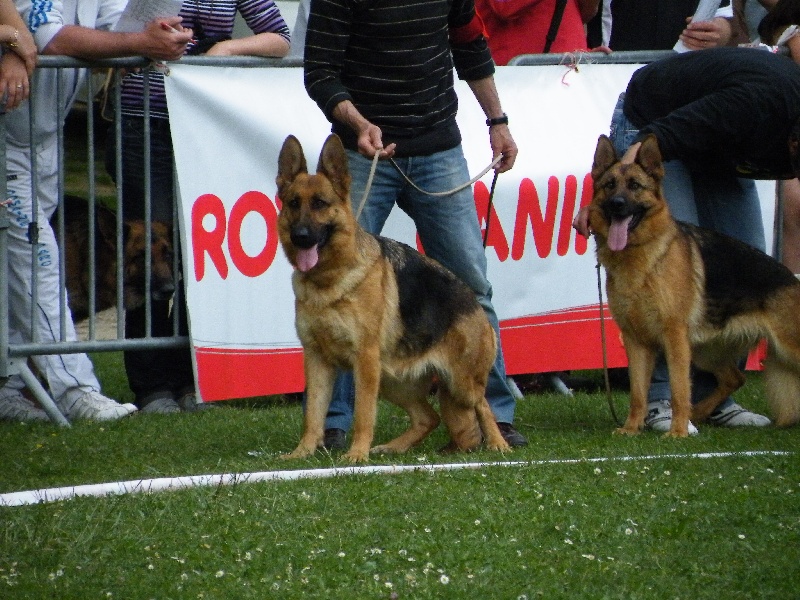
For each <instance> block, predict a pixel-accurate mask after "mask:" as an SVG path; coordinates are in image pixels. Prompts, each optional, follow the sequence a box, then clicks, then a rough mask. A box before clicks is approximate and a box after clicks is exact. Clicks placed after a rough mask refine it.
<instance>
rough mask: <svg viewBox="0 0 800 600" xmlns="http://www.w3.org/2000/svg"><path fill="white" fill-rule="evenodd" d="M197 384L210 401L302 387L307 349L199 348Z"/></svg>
mask: <svg viewBox="0 0 800 600" xmlns="http://www.w3.org/2000/svg"><path fill="white" fill-rule="evenodd" d="M195 358H196V361H197V385H198V388H199V389H200V397H201V398H202V399H203V400H204V401H206V402H210V401H214V400H231V399H234V398H252V397H254V396H271V395H273V394H288V393H292V392H299V391H302V390H303V388H304V387H305V380H304V379H303V351H302V349H300V348H284V349H280V350H273V351H270V350H264V349H258V350H241V349H228V348H197V347H196V348H195Z"/></svg>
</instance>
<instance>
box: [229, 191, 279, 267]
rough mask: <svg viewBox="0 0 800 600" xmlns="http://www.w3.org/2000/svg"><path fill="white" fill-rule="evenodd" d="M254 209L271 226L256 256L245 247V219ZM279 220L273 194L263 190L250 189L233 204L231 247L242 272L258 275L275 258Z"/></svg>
mask: <svg viewBox="0 0 800 600" xmlns="http://www.w3.org/2000/svg"><path fill="white" fill-rule="evenodd" d="M250 213H256V214H258V215H261V217H263V219H264V223H265V224H266V226H267V239H266V240H264V249H263V250H261V252H259V253H258V254H257V255H256V256H249V255H248V254H247V253H245V251H244V249H243V248H242V238H241V232H242V222H243V221H244V218H245V217H246V216H247V215H249V214H250ZM277 222H278V211H276V210H275V206H274V205H273V204H272V202H270V201H269V198H267V197H266V196H265V195H264V194H262V193H261V192H247V193H246V194H244V195H243V196H242V197H241V198H239V200H238V201H237V202H236V204H234V205H233V208H232V209H231V216H230V220H229V221H228V251H229V252H230V253H231V260H232V261H233V264H234V265H236V268H237V269H239V271H240V272H241V274H242V275H245V276H246V277H258V276H259V275H261V274H262V273H264V272H265V271H266V270H267V269H268V268H269V266H270V265H271V264H272V261H273V260H275V253H276V252H277V250H278V230H277Z"/></svg>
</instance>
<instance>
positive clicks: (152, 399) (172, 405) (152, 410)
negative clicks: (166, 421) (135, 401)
mask: <svg viewBox="0 0 800 600" xmlns="http://www.w3.org/2000/svg"><path fill="white" fill-rule="evenodd" d="M140 404H141V406H142V407H141V408H140V409H139V410H141V411H142V412H143V413H147V414H150V415H170V414H173V413H179V412H181V407H180V406H179V405H178V403H177V402H175V398H173V397H172V394H170V393H169V392H164V393H162V394H152V395H151V396H149V397H147V398H144V399H142V401H141V402H140Z"/></svg>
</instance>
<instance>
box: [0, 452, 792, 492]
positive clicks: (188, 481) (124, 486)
mask: <svg viewBox="0 0 800 600" xmlns="http://www.w3.org/2000/svg"><path fill="white" fill-rule="evenodd" d="M791 454H794V453H793V452H784V451H778V450H758V451H750V452H703V453H697V454H654V455H646V456H611V457H596V458H566V459H551V460H532V461H509V462H480V463H451V464H425V465H374V466H363V467H334V468H330V469H302V470H297V471H262V472H256V473H224V474H220V475H191V476H185V477H162V478H158V479H137V480H131V481H116V482H111V483H97V484H90V485H77V486H71V487H60V488H44V489H39V490H28V491H23V492H11V493H8V494H0V506H23V505H28V504H39V503H45V502H57V501H59V500H70V499H72V498H75V497H77V496H111V495H121V494H132V493H151V492H159V491H169V490H180V489H188V488H192V487H208V486H224V485H236V484H242V483H253V482H259V481H290V480H296V479H323V478H329V477H337V476H342V475H362V474H374V473H381V474H386V475H395V474H398V473H407V472H429V473H433V472H436V471H456V470H462V469H482V468H485V467H532V466H542V465H571V464H580V463H602V462H624V461H640V460H659V459H673V458H686V459H689V458H699V459H707V458H728V457H734V456H737V457H738V456H788V455H791Z"/></svg>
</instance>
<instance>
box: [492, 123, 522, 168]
mask: <svg viewBox="0 0 800 600" xmlns="http://www.w3.org/2000/svg"><path fill="white" fill-rule="evenodd" d="M489 143H490V144H491V146H492V156H493V157H494V158H497V157H498V156H502V157H503V158H502V159H501V160H500V162H499V163H497V165H495V167H494V170H495V171H497V172H498V173H505V172H506V171H508V170H509V169H511V167H513V166H514V162H516V160H517V152H518V150H517V144H516V142H514V138H513V137H511V130H510V129H509V128H508V125H505V124H501V125H492V126H491V127H490V128H489Z"/></svg>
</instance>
